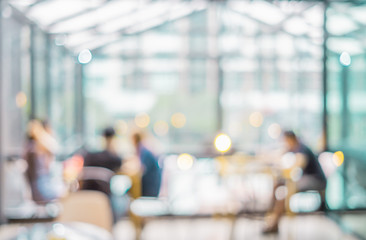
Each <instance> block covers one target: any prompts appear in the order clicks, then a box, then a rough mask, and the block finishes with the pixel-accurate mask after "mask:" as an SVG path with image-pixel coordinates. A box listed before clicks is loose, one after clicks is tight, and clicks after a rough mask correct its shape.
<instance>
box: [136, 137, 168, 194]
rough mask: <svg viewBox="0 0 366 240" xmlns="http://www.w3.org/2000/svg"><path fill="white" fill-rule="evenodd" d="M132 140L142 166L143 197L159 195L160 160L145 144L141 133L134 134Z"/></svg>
mask: <svg viewBox="0 0 366 240" xmlns="http://www.w3.org/2000/svg"><path fill="white" fill-rule="evenodd" d="M132 141H133V143H134V145H135V148H136V153H137V155H138V157H139V159H140V161H141V166H142V179H141V188H142V189H141V195H142V196H143V197H157V196H158V195H159V191H160V183H161V169H160V167H159V164H158V160H157V158H156V157H155V156H154V154H153V153H152V152H151V151H150V150H148V149H147V148H146V147H145V146H144V145H143V143H142V136H141V134H140V133H135V134H134V135H133V136H132Z"/></svg>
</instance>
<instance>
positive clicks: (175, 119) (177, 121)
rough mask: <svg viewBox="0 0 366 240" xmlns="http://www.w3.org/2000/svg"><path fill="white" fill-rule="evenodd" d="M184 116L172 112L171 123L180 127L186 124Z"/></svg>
mask: <svg viewBox="0 0 366 240" xmlns="http://www.w3.org/2000/svg"><path fill="white" fill-rule="evenodd" d="M186 121H187V119H186V116H185V115H184V114H183V113H174V114H173V115H172V117H171V123H172V125H173V127H175V128H182V127H184V126H185V125H186Z"/></svg>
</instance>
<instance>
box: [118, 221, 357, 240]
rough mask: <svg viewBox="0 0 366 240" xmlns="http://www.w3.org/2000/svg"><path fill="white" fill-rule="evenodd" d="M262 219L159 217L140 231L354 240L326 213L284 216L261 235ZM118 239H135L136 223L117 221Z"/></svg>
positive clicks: (189, 239) (155, 235) (185, 236)
mask: <svg viewBox="0 0 366 240" xmlns="http://www.w3.org/2000/svg"><path fill="white" fill-rule="evenodd" d="M263 224H264V222H263V220H260V219H257V220H256V219H248V218H239V219H238V220H237V221H236V222H235V227H234V228H232V226H233V224H232V221H230V220H229V219H223V218H221V219H220V218H217V219H215V218H213V219H156V220H150V221H148V222H147V224H146V225H145V227H144V230H143V232H142V234H141V239H142V240H155V239H156V240H165V239H166V240H172V239H174V240H226V239H227V240H229V239H235V240H236V239H238V240H239V239H251V240H259V239H264V240H266V239H268V240H272V239H280V240H292V239H298V240H328V239H329V240H337V239H339V240H341V239H342V240H344V239H345V240H354V239H356V238H355V237H353V236H351V235H349V234H347V233H344V232H342V230H341V229H340V228H339V227H338V226H337V224H336V223H334V222H333V221H332V220H330V219H329V218H327V217H325V216H323V215H307V216H296V217H284V218H283V219H282V221H281V224H280V231H279V233H278V234H272V235H265V236H264V235H262V234H261V229H262V227H263ZM114 235H115V238H116V239H117V240H124V239H126V240H127V239H128V240H130V239H131V240H132V239H135V232H134V229H133V225H132V223H131V222H129V221H128V220H123V221H120V222H118V224H117V225H116V227H115V229H114Z"/></svg>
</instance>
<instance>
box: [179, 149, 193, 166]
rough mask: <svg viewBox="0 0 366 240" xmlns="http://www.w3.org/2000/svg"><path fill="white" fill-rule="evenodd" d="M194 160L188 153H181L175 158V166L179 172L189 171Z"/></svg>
mask: <svg viewBox="0 0 366 240" xmlns="http://www.w3.org/2000/svg"><path fill="white" fill-rule="evenodd" d="M193 162H194V158H193V157H192V156H191V155H190V154H188V153H182V154H181V155H179V156H178V158H177V165H178V168H179V169H180V170H189V169H191V168H192V166H193Z"/></svg>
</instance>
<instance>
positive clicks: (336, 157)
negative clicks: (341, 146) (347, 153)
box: [333, 151, 344, 167]
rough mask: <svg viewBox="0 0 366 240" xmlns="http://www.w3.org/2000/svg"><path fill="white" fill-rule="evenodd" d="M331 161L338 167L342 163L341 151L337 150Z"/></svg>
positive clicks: (342, 155)
mask: <svg viewBox="0 0 366 240" xmlns="http://www.w3.org/2000/svg"><path fill="white" fill-rule="evenodd" d="M333 162H334V164H335V165H336V166H337V167H339V166H341V165H342V164H343V162H344V154H343V152H342V151H337V152H335V153H334V154H333Z"/></svg>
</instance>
